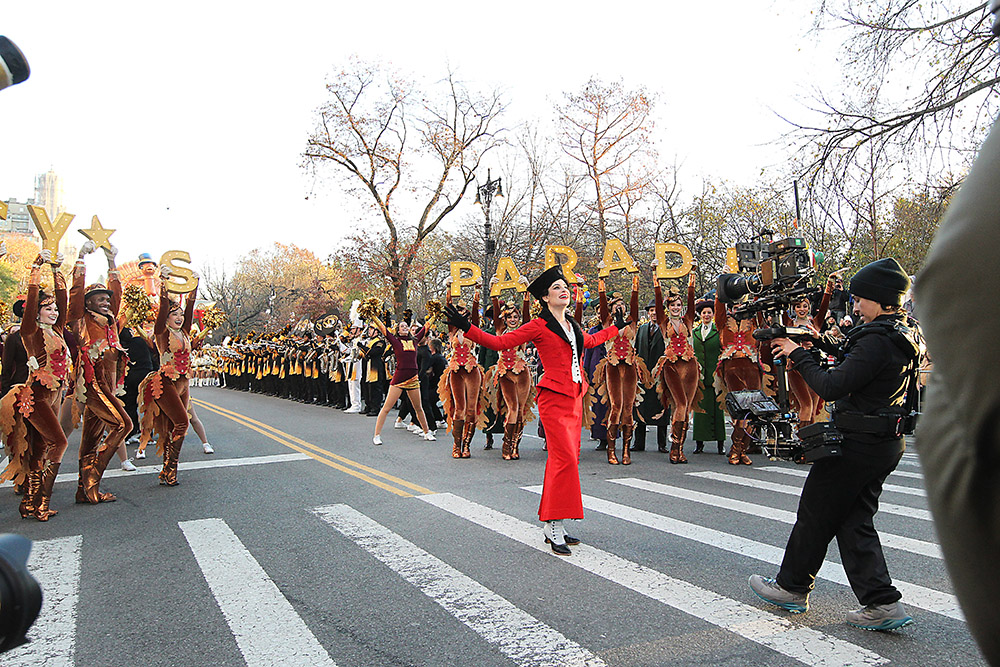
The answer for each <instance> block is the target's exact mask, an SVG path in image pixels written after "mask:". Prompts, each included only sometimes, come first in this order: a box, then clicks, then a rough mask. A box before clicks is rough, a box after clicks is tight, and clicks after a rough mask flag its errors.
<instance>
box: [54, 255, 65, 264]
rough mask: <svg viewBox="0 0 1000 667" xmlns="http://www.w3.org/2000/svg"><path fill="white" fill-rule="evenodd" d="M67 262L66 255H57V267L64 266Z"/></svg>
mask: <svg viewBox="0 0 1000 667" xmlns="http://www.w3.org/2000/svg"><path fill="white" fill-rule="evenodd" d="M65 261H66V255H64V254H62V253H58V254H57V255H56V261H55V265H56V266H62V263H63V262H65Z"/></svg>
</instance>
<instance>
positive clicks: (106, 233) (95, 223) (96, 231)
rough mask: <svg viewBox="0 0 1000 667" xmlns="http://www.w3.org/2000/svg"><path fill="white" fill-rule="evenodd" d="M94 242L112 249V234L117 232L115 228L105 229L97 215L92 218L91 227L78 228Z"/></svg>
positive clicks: (100, 246)
mask: <svg viewBox="0 0 1000 667" xmlns="http://www.w3.org/2000/svg"><path fill="white" fill-rule="evenodd" d="M76 231H78V232H80V233H81V234H83V235H84V236H86V237H87V238H88V239H90V240H91V241H93V242H94V245H96V246H97V247H98V248H105V249H107V250H111V240H110V239H111V235H112V234H114V233H115V230H113V229H105V228H104V227H102V226H101V221H100V220H98V219H97V216H96V215H95V216H94V217H93V218H91V219H90V229H78V230H76Z"/></svg>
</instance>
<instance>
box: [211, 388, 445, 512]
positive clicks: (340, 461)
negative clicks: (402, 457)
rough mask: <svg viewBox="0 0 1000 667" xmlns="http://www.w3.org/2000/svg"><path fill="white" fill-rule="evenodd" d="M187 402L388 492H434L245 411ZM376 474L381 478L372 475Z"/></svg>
mask: <svg viewBox="0 0 1000 667" xmlns="http://www.w3.org/2000/svg"><path fill="white" fill-rule="evenodd" d="M191 402H192V403H193V404H195V405H196V406H198V407H199V408H204V409H206V410H208V411H210V412H214V413H215V414H217V415H221V416H223V417H226V418H227V419H231V420H233V421H234V422H236V423H237V424H240V425H242V426H246V427H247V428H248V429H251V430H253V431H256V432H257V433H260V434H261V435H263V436H265V437H268V438H270V439H271V440H274V441H275V442H278V443H281V444H282V445H284V446H286V447H288V448H290V449H294V450H295V451H297V452H300V453H302V454H305V455H306V456H308V457H310V458H312V459H315V460H317V461H319V462H320V463H324V464H326V465H328V466H330V467H331V468H336V469H337V470H339V471H341V472H346V473H347V474H348V475H351V476H353V477H357V478H358V479H360V480H363V481H365V482H368V483H369V484H373V485H375V486H377V487H379V488H380V489H385V490H386V491H388V492H390V493H395V494H396V495H397V496H403V497H404V498H411V497H413V496H414V495H416V493H419V494H427V493H434V492H433V491H431V490H430V489H425V488H424V487H422V486H418V485H416V484H411V483H410V482H407V481H406V480H405V479H400V478H399V477H394V476H393V475H390V474H388V473H384V472H382V471H381V470H376V469H375V468H371V467H369V466H366V465H364V464H362V463H358V462H357V461H352V460H351V459H348V458H345V457H343V456H340V455H338V454H334V453H333V452H330V451H327V450H325V449H323V448H322V447H317V446H316V445H314V444H312V443H311V442H306V441H305V440H302V439H301V438H296V437H295V436H294V435H291V434H289V433H285V432H284V431H280V430H278V429H276V428H274V427H273V426H271V425H269V424H265V423H263V422H259V421H257V420H256V419H251V418H250V417H247V416H246V415H241V414H240V413H238V412H233V411H232V410H227V409H226V408H223V407H220V406H218V405H213V404H212V403H208V402H206V401H203V400H201V399H197V398H192V399H191ZM348 466H352V467H348ZM359 471H363V472H359ZM366 473H367V474H366ZM376 477H378V478H381V479H376ZM382 480H387V481H389V482H392V483H393V484H397V485H398V486H401V487H403V488H405V489H410V491H415V492H416V493H409V492H408V491H404V490H403V489H400V488H397V487H395V486H391V485H390V484H386V482H383V481H382Z"/></svg>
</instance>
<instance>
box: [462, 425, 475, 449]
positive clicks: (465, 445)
mask: <svg viewBox="0 0 1000 667" xmlns="http://www.w3.org/2000/svg"><path fill="white" fill-rule="evenodd" d="M475 435H476V422H475V421H473V420H466V422H465V434H464V436H463V437H462V458H463V459H467V458H470V457H471V456H472V452H471V451H469V446H470V445H471V444H472V438H473V437H474V436H475Z"/></svg>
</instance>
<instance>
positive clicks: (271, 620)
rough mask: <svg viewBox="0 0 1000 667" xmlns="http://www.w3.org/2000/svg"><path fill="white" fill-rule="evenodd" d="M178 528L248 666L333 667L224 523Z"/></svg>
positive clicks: (184, 523) (206, 521)
mask: <svg viewBox="0 0 1000 667" xmlns="http://www.w3.org/2000/svg"><path fill="white" fill-rule="evenodd" d="M178 525H179V526H180V529H181V531H182V532H183V533H184V537H185V538H186V539H187V541H188V545H190V547H191V551H192V552H193V553H194V557H195V560H196V561H197V562H198V567H199V568H201V572H202V574H203V575H204V576H205V581H206V582H207V583H208V587H209V588H210V589H211V591H212V595H214V596H215V601H216V602H217V603H218V605H219V609H221V610H222V615H223V616H225V618H226V622H227V623H228V624H229V628H230V630H232V632H233V637H235V638H236V644H237V646H238V647H239V649H240V653H242V654H243V659H244V660H245V661H246V663H247V666H248V667H272V666H273V665H281V667H323V666H327V667H336V663H334V662H333V660H331V659H330V656H329V655H328V654H327V652H326V651H325V650H324V649H323V647H322V645H320V643H319V641H317V639H316V637H315V636H314V635H313V634H312V632H310V631H309V628H308V627H306V624H305V622H303V620H302V618H301V617H300V616H299V615H298V614H297V613H296V611H295V609H294V608H293V607H292V605H291V604H290V603H289V602H288V600H287V599H285V596H283V595H282V594H281V591H279V590H278V587H277V586H276V585H275V583H274V582H273V581H271V579H270V578H269V577H268V576H267V573H266V572H264V569H263V568H262V567H261V566H260V564H259V563H258V562H257V561H256V559H254V557H253V556H252V555H251V554H250V552H249V551H247V549H246V547H245V546H243V543H242V542H240V539H239V538H238V537H236V535H235V534H234V533H233V531H232V530H230V528H229V526H228V525H226V522H225V521H223V520H222V519H199V520H197V521H182V522H180V523H179V524H178Z"/></svg>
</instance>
